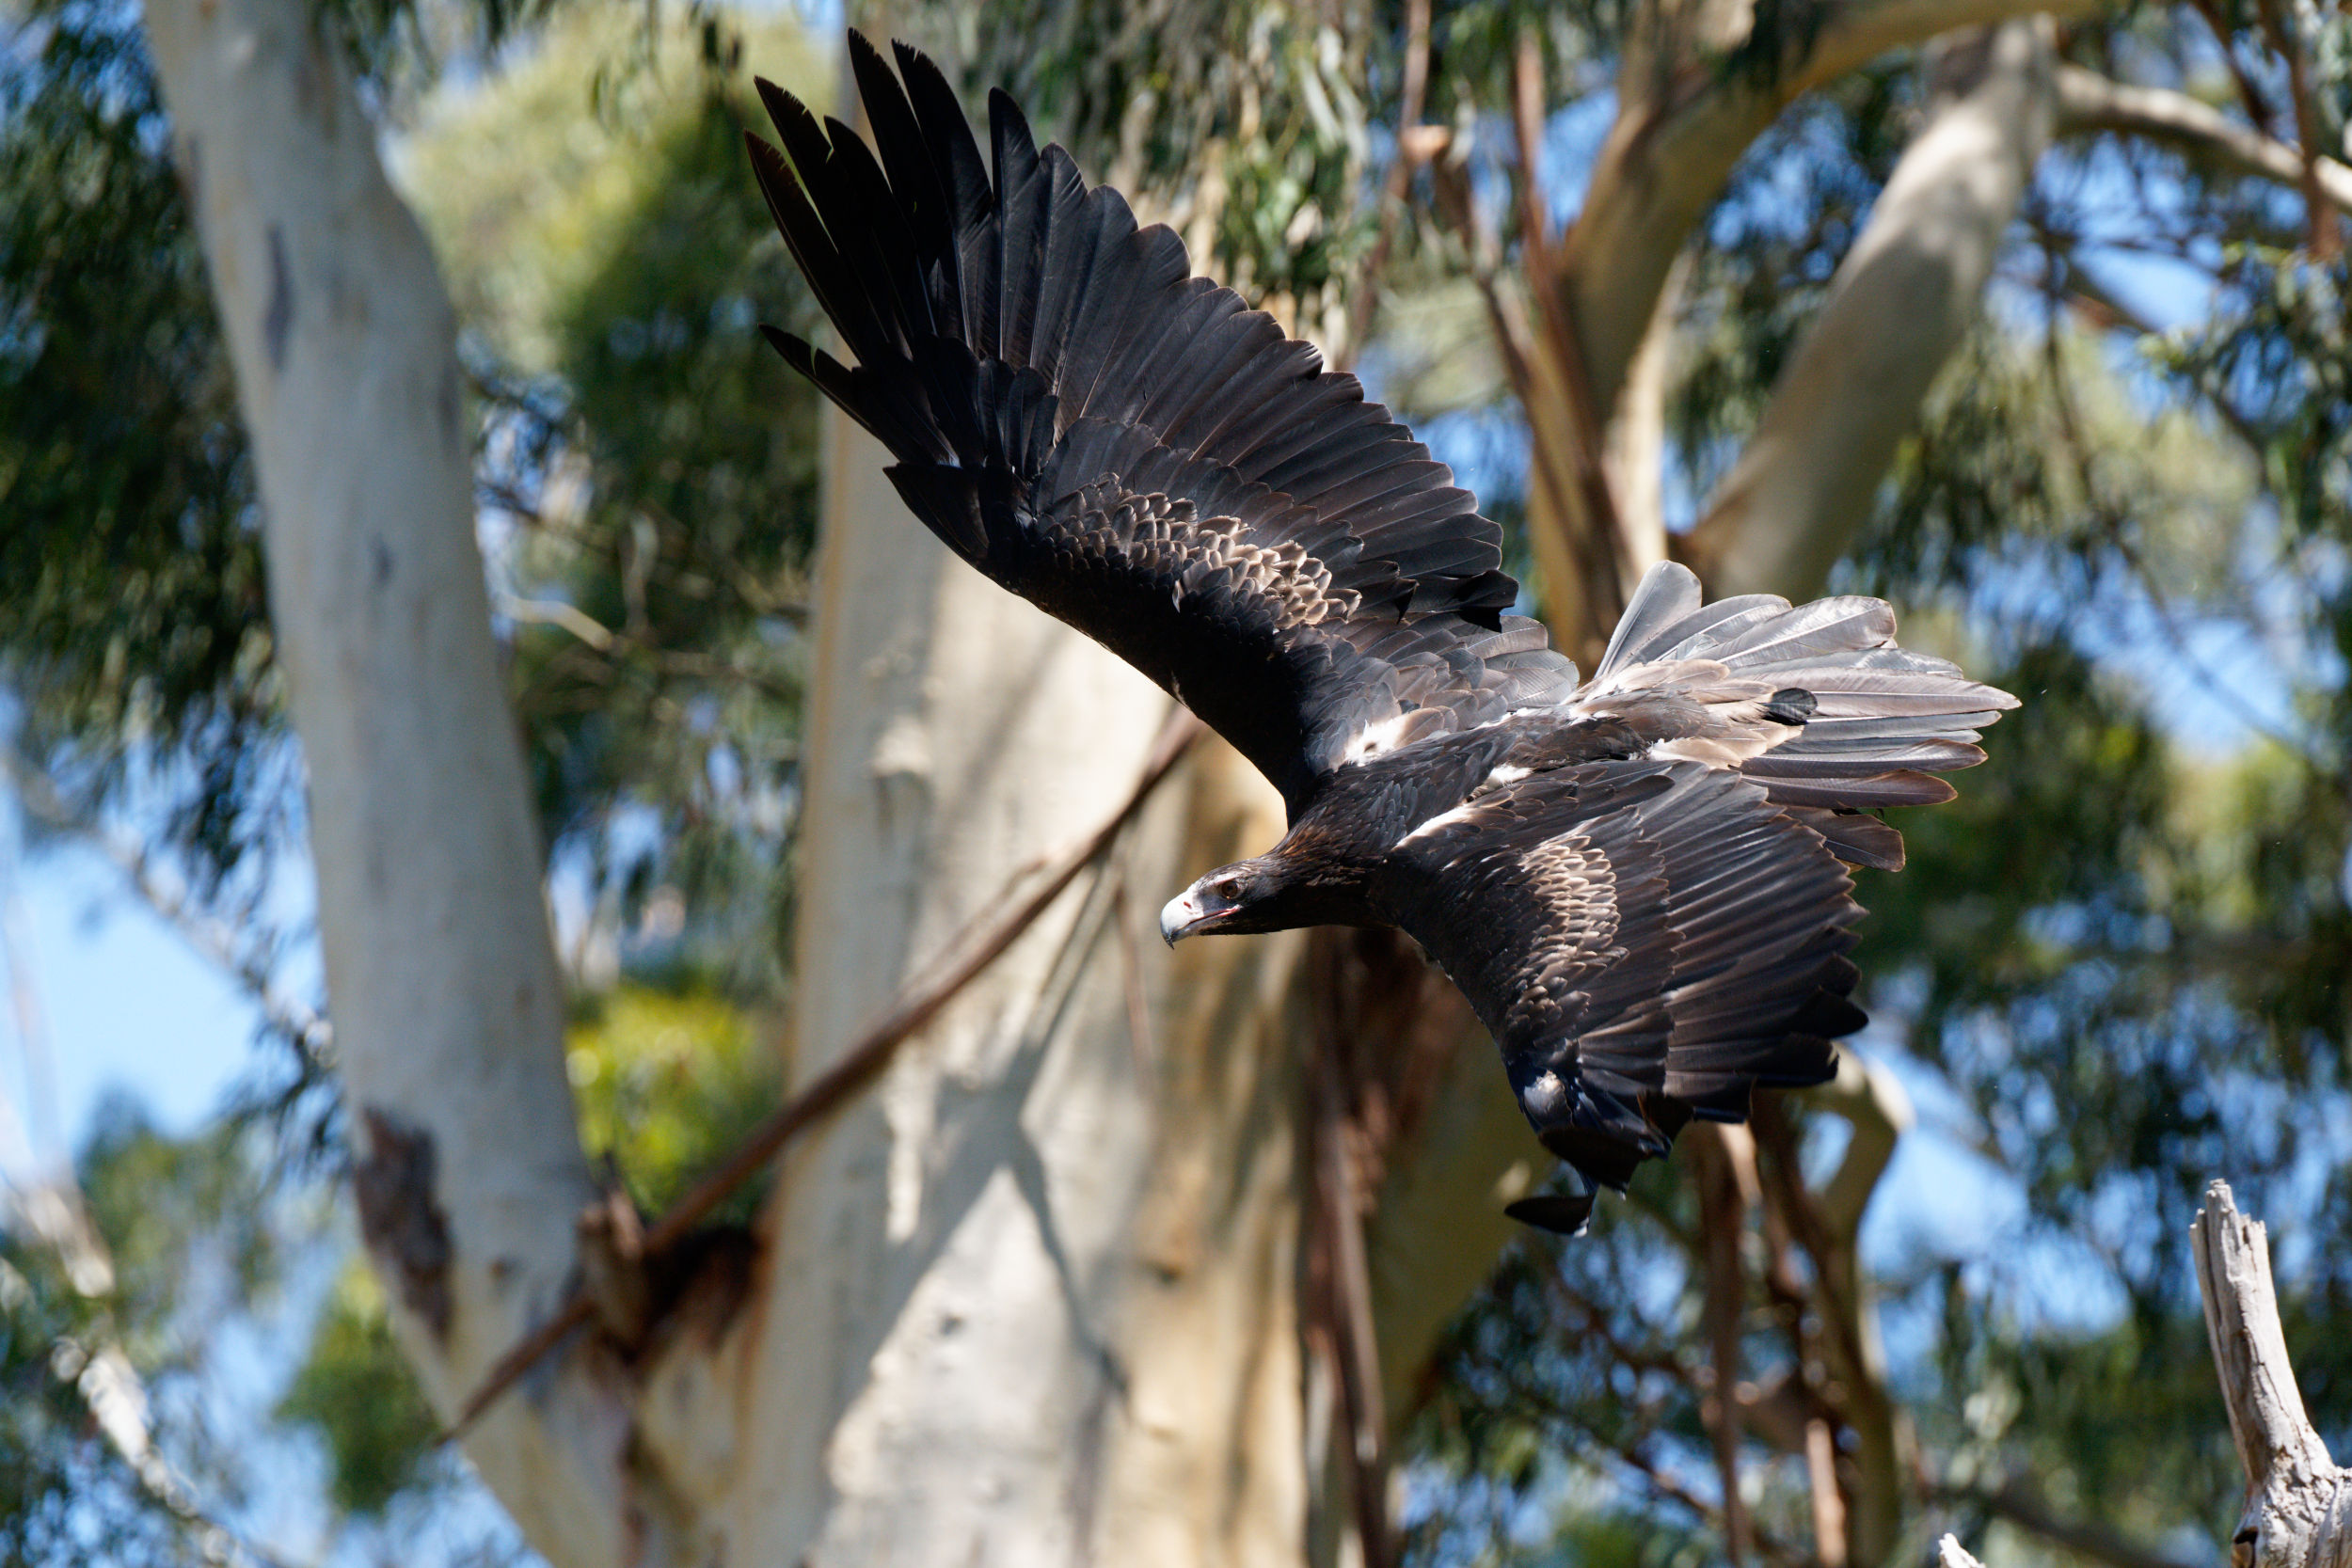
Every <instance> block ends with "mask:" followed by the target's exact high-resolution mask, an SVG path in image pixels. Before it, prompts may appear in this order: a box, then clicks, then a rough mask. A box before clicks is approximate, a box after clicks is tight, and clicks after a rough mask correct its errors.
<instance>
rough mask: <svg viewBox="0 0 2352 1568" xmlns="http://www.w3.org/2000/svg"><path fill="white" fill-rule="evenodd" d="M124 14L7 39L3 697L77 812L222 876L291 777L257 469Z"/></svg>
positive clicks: (71, 3) (0, 489) (1, 93)
mask: <svg viewBox="0 0 2352 1568" xmlns="http://www.w3.org/2000/svg"><path fill="white" fill-rule="evenodd" d="M135 24H136V16H135V12H134V10H133V9H132V8H127V7H123V6H118V5H107V4H103V3H96V0H91V3H84V0H63V3H51V0H36V3H35V4H33V5H32V6H31V7H30V8H29V10H28V12H27V14H26V16H25V18H24V21H23V23H22V24H20V25H19V31H18V32H17V36H16V38H15V39H14V40H12V42H11V45H10V46H9V47H8V48H7V49H5V50H0V518H5V519H6V523H5V526H0V582H5V583H6V584H7V585H8V588H7V592H6V593H0V686H5V688H6V689H7V691H8V695H9V698H10V699H11V703H10V705H11V707H12V708H13V714H12V715H10V716H12V717H13V718H14V720H15V724H16V736H15V744H16V746H17V747H18V748H19V749H20V750H21V751H23V752H25V753H27V754H28V755H29V756H31V757H33V758H34V759H35V760H37V761H38V762H40V764H42V765H43V766H44V767H45V768H47V770H48V771H49V773H50V774H51V776H52V777H53V778H55V779H56V781H57V782H58V784H60V786H61V787H62V788H64V789H65V790H66V792H67V793H68V794H69V795H70V796H71V797H72V799H74V800H76V801H77V802H79V803H81V804H83V805H86V806H87V805H91V804H94V803H97V802H102V801H106V800H112V799H114V798H116V797H117V796H119V795H120V794H122V793H124V792H125V791H126V790H127V789H129V788H130V787H131V786H132V785H134V784H139V785H143V786H145V793H144V796H143V800H142V804H143V805H145V806H146V807H147V808H148V809H149V810H150V811H151V813H152V814H153V815H154V816H157V817H158V818H160V822H159V827H160V832H161V836H162V837H164V838H165V839H166V840H167V842H168V843H170V844H172V845H174V846H176V847H180V848H181V849H183V850H184V851H185V852H186V858H187V860H188V863H189V864H190V865H191V866H192V868H193V869H194V870H195V871H196V873H197V874H198V876H199V878H200V879H203V880H205V881H206V882H207V883H208V884H212V885H215V886H216V885H217V881H218V879H219V878H220V877H221V875H223V874H224V873H227V872H228V871H230V870H231V869H233V868H234V867H235V866H236V865H237V863H238V862H239V861H240V859H241V858H242V857H243V856H244V854H245V853H246V850H247V849H248V848H249V847H252V846H253V845H254V844H255V843H256V842H257V840H259V839H260V838H261V837H262V834H263V829H264V825H265V823H266V820H267V819H268V818H269V817H270V816H272V814H273V812H274V811H276V810H278V809H280V807H279V802H280V800H282V796H283V793H284V788H285V784H286V779H285V776H284V773H283V770H282V768H278V767H276V766H274V764H276V763H277V762H278V761H280V760H281V757H282V748H280V747H278V745H276V744H274V740H275V736H276V732H277V717H276V716H277V683H276V679H275V674H274V669H273V665H272V662H271V651H270V639H269V629H268V625H267V620H266V615H265V610H264V605H263V599H262V562H261V552H260V548H259V539H258V537H257V532H256V524H255V517H254V509H255V504H256V503H255V497H254V490H253V476H252V471H251V468H250V466H249V465H248V464H247V462H246V454H245V444H244V439H243V436H242V435H241V433H240V432H239V430H238V428H237V424H236V407H235V389H234V388H233V387H232V385H231V383H230V374H229V364H228V358H227V354H226V351H225V349H224V347H223V345H222V343H221V341H220V340H219V336H218V333H217V331H216V329H215V323H214V320H213V314H212V302H211V299H210V296H209V295H208V294H207V293H206V292H205V282H204V276H203V261H202V258H201V256H199V253H198V250H197V245H196V237H195V235H194V233H193V231H192V230H190V228H189V225H188V215H187V212H186V208H185V206H184V204H183V200H182V198H181V193H180V186H179V182H178V179H177V177H176V176H175V174H174V172H173V170H172V168H171V166H170V164H169V163H168V161H167V159H166V158H164V157H163V156H162V155H161V150H162V147H163V144H164V141H165V137H166V135H167V133H166V131H165V128H164V125H163V119H162V111H161V108H160V106H159V105H158V103H157V102H156V98H155V90H154V83H153V80H152V78H151V74H150V72H149V68H148V64H147V59H146V55H145V50H144V46H143V44H142V43H141V41H140V40H139V37H138V34H137V31H136V27H135Z"/></svg>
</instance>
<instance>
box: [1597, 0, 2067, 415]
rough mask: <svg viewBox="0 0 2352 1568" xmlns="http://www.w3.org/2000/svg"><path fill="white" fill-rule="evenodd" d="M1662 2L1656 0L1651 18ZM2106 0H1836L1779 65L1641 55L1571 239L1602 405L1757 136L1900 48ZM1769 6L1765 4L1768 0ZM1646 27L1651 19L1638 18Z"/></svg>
mask: <svg viewBox="0 0 2352 1568" xmlns="http://www.w3.org/2000/svg"><path fill="white" fill-rule="evenodd" d="M2103 8H2105V6H2104V3H2103V0H1842V3H1837V0H1833V3H1829V4H1824V5H1822V6H1820V7H1819V8H1816V9H1815V11H1814V12H1813V15H1814V17H1815V19H1816V21H1817V23H1818V25H1817V26H1815V27H1813V28H1812V29H1811V30H1809V31H1807V32H1805V33H1804V35H1803V37H1802V39H1792V40H1789V42H1788V45H1787V46H1786V47H1785V48H1784V49H1783V51H1782V54H1781V57H1780V58H1778V59H1777V60H1770V61H1759V62H1756V63H1755V64H1754V65H1753V67H1752V68H1748V62H1744V61H1742V62H1739V64H1740V66H1741V67H1743V68H1742V69H1725V68H1724V67H1725V63H1726V62H1725V61H1724V58H1723V56H1722V55H1721V54H1720V53H1716V54H1713V55H1708V53H1707V52H1706V51H1704V50H1702V49H1700V48H1699V47H1698V46H1697V45H1696V44H1695V43H1694V44H1693V45H1692V48H1691V49H1690V50H1689V51H1687V52H1686V55H1685V57H1681V58H1677V59H1657V58H1652V57H1646V56H1645V57H1642V58H1637V57H1636V53H1635V52H1631V51H1629V55H1628V63H1627V69H1626V70H1625V71H1621V72H1620V75H1619V81H1618V102H1619V104H1620V107H1619V110H1618V115H1617V119H1616V121H1615V123H1614V124H1613V125H1612V126H1611V128H1610V130H1609V134H1608V135H1607V136H1606V137H1605V138H1604V140H1603V141H1602V144H1601V150H1600V155H1599V157H1598V159H1597V161H1596V163H1595V165H1594V167H1593V171H1592V180H1591V183H1590V185H1589V187H1588V189H1587V191H1586V195H1585V198H1584V205H1583V207H1582V209H1581V211H1580V212H1579V214H1578V215H1577V220H1576V223H1575V225H1574V226H1573V227H1572V228H1571V229H1570V230H1569V231H1568V234H1567V237H1566V239H1565V242H1564V244H1563V246H1562V253H1561V266H1560V269H1559V272H1560V277H1559V282H1558V287H1559V289H1560V292H1561V302H1562V304H1563V305H1564V307H1565V309H1566V311H1567V314H1568V319H1569V322H1570V324H1571V325H1573V326H1574V328H1575V329H1576V332H1577V334H1578V339H1579V341H1580V342H1581V344H1582V347H1583V352H1584V365H1585V370H1586V373H1587V375H1588V376H1589V378H1590V382H1591V386H1592V389H1593V395H1594V399H1595V405H1596V407H1597V410H1598V411H1599V413H1600V415H1601V417H1602V419H1603V420H1607V419H1609V418H1611V417H1613V415H1614V413H1615V411H1616V404H1617V397H1618V394H1619V392H1620V391H1621V390H1622V389H1623V387H1624V385H1625V377H1626V373H1627V370H1628V367H1629V366H1630V365H1631V363H1632V360H1633V356H1634V353H1635V351H1636V349H1637V348H1638V346H1639V344H1640V341H1641V339H1642V336H1643V335H1644V333H1645V332H1646V331H1647V330H1648V327H1649V323H1650V318H1651V315H1652V313H1653V311H1654V309H1655V308H1656V305H1657V302H1658V296H1659V293H1660V291H1661V290H1662V289H1663V288H1664V287H1665V284H1666V279H1667V276H1668V274H1669V272H1670V270H1671V269H1672V267H1673V265H1674V261H1675V258H1676V256H1677V254H1679V253H1680V251H1681V250H1682V247H1683V245H1684V244H1685V242H1686V241H1688V240H1689V238H1690V236H1691V234H1692V231H1693V230H1695V229H1696V228H1697V226H1698V225H1699V223H1700V222H1701V221H1702V220H1703V219H1704V218H1705V217H1706V215H1707V214H1708V212H1709V211H1711V210H1712V209H1713V207H1714V205H1715V200H1716V198H1718V197H1719V196H1721V195H1722V193H1723V189H1724V184H1725V182H1727V181H1728V180H1729V179H1730V177H1731V171H1732V169H1733V167H1734V166H1736V165H1737V164H1738V163H1739V161H1740V157H1741V156H1742V155H1743V154H1744V153H1745V152H1746V151H1747V150H1748V148H1749V146H1750V145H1751V144H1752V143H1754V141H1755V140H1756V137H1757V136H1759V135H1763V133H1764V132H1765V131H1766V130H1767V129H1768V128H1769V127H1770V126H1771V125H1772V121H1773V120H1775V119H1778V118H1779V117H1780V113H1781V111H1782V109H1784V108H1785V107H1787V106H1788V104H1789V103H1792V102H1794V101H1795V100H1796V99H1797V98H1798V97H1800V96H1801V95H1803V94H1804V93H1805V92H1807V91H1809V90H1811V89H1812V88H1814V87H1819V86H1820V85H1822V84H1824V83H1826V82H1830V81H1834V80H1835V79H1836V78H1837V77H1839V76H1842V75H1844V74H1846V72H1848V71H1853V70H1855V69H1857V68H1859V67H1861V66H1863V65H1865V64H1867V63H1868V62H1869V61H1870V60H1872V59H1875V58H1876V57H1878V56H1879V55H1883V54H1886V53H1887V52H1888V51H1890V50H1894V49H1899V48H1903V47H1905V46H1908V45H1913V44H1918V43H1923V42H1925V41H1926V40H1929V39H1931V38H1934V37H1936V36H1938V35H1939V34H1943V33H1948V32H1951V31H1953V30H1955V29H1957V28H1963V27H1973V26H1985V25H1994V24H2000V23H2003V22H2008V21H2011V20H2014V19H2016V18H2019V17H2026V16H2031V15H2034V14H2036V13H2037V12H2041V13H2047V14H2049V15H2051V16H2055V17H2069V16H2081V15H2086V14H2090V13H2092V12H2095V11H2098V10H2101V9H2103ZM1657 9H1658V8H1656V7H1654V6H1653V7H1644V8H1641V10H1642V11H1643V12H1644V14H1649V13H1653V12H1655V11H1656V10H1657ZM1758 14H1761V8H1758ZM1633 25H1635V26H1639V25H1641V23H1640V21H1639V20H1638V19H1637V21H1636V23H1635V24H1633Z"/></svg>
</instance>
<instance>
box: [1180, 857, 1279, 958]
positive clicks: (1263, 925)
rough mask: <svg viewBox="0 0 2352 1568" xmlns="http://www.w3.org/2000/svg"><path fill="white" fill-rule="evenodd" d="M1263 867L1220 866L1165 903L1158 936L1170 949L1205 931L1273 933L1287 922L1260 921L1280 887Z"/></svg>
mask: <svg viewBox="0 0 2352 1568" xmlns="http://www.w3.org/2000/svg"><path fill="white" fill-rule="evenodd" d="M1283 881H1284V879H1281V878H1279V877H1278V876H1276V875H1274V874H1273V872H1272V871H1271V870H1270V869H1269V868H1268V867H1267V866H1266V865H1265V864H1264V863H1263V857H1262V858H1261V859H1260V860H1256V861H1240V862H1237V863H1234V864H1232V865H1222V866H1219V867H1217V868H1216V870H1215V871H1212V872H1210V873H1209V874H1208V875H1207V876H1205V877H1203V878H1201V879H1200V880H1199V881H1197V882H1195V883H1193V884H1192V886H1190V887H1188V888H1186V889H1184V892H1182V893H1180V894H1178V895H1176V896H1175V897H1173V898H1171V899H1169V900H1168V904H1167V906H1166V907H1165V908H1163V909H1162V910H1161V911H1160V935H1161V936H1163V937H1165V938H1166V939H1167V940H1168V945H1169V946H1170V947H1173V946H1175V945H1176V944H1177V943H1178V942H1181V941H1183V940H1184V938H1186V937H1189V936H1198V935H1200V934H1201V933H1202V932H1205V931H1275V930H1280V929H1282V928H1283V926H1284V925H1285V924H1287V922H1281V923H1267V922H1266V921H1264V920H1263V919H1262V918H1260V917H1261V916H1262V915H1263V914H1264V913H1265V912H1267V911H1263V910H1262V909H1261V908H1260V907H1259V906H1261V905H1263V903H1264V902H1265V901H1266V900H1267V899H1269V898H1270V897H1271V895H1274V894H1275V893H1277V892H1279V890H1280V888H1281V886H1282V885H1283Z"/></svg>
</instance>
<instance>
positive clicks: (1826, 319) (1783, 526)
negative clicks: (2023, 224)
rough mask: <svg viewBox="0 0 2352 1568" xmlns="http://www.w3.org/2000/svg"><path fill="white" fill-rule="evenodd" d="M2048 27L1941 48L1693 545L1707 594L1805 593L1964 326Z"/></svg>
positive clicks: (1984, 275)
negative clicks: (1921, 102) (1912, 126)
mask: <svg viewBox="0 0 2352 1568" xmlns="http://www.w3.org/2000/svg"><path fill="white" fill-rule="evenodd" d="M2050 34H2051V27H2050V23H2049V19H2048V18H2046V17H2034V18H2028V19H2026V20H2023V21H2018V22H2010V23H2008V24H2004V25H2002V26H1999V27H1988V28H1984V29H1982V30H1980V31H1978V32H1974V33H1970V34H1966V35H1963V36H1962V37H1960V38H1956V39H1953V40H1948V41H1947V44H1946V46H1945V47H1944V48H1943V49H1942V50H1941V51H1940V55H1941V58H1940V60H1939V61H1938V66H1939V69H1938V70H1937V71H1936V72H1935V74H1936V75H1937V76H1939V77H1940V78H1941V80H1940V81H1939V83H1938V87H1939V88H1940V90H1939V92H1938V94H1937V97H1936V100H1935V102H1934V103H1933V104H1932V106H1931V110H1930V113H1931V119H1930V121H1929V123H1928V126H1927V128H1926V129H1925V130H1924V131H1923V132H1921V134H1920V135H1918V137H1917V138H1916V139H1915V140H1914V141H1913V142H1912V144H1911V145H1910V147H1908V148H1907V149H1905V150H1904V152H1903V156H1902V160H1901V161H1900V162H1899V163H1898V164H1897V165H1896V166H1895V173H1894V176H1893V178H1891V179H1890V180H1888V181H1887V182H1886V188H1885V189H1884V190H1883V191H1881V192H1880V193H1879V198H1878V200H1877V202H1876V203H1875V204H1873V206H1872V207H1871V209H1870V217H1869V221H1868V222H1867V224H1865V225H1864V227H1863V230H1862V233H1861V235H1860V236H1859V237H1858V238H1857V239H1856V240H1855V241H1854V244H1853V248H1852V249H1851V250H1849V251H1848V252H1847V253H1846V259H1845V260H1844V261H1842V262H1841V263H1839V265H1838V268H1837V275H1836V277H1834V278H1833V279H1831V282H1830V290H1829V298H1828V300H1827V302H1826V303H1825V304H1824V305H1823V306H1822V308H1821V311H1820V315H1819V316H1818V317H1817V318H1816V319H1815V321H1814V323H1813V325H1812V327H1811V328H1810V330H1808V331H1807V332H1806V334H1805V337H1804V342H1802V343H1801V344H1799V345H1798V348H1797V352H1796V355H1795V356H1794V357H1793V358H1792V359H1791V360H1790V361H1789V363H1788V368H1787V369H1786V370H1785V371H1783V372H1782V373H1781V376H1780V379H1779V381H1778V383H1777V384H1776V385H1775V386H1774V388H1773V389H1772V402H1771V403H1770V404H1767V405H1766V407H1765V410H1764V417H1763V418H1762V419H1761V420H1758V421H1757V423H1756V434H1755V435H1754V436H1751V437H1750V438H1749V441H1748V444H1747V446H1746V448H1745V449H1744V450H1743V451H1741V452H1740V461H1739V462H1738V463H1737V464H1736V465H1735V466H1734V467H1733V468H1732V470H1731V473H1730V474H1729V475H1728V476H1727V477H1726V478H1725V479H1724V482H1723V485H1722V487H1721V488H1720V489H1719V490H1718V491H1717V493H1716V495H1715V497H1714V499H1713V500H1712V501H1711V502H1710V503H1709V504H1708V511H1707V515H1706V517H1705V518H1704V519H1703V520H1702V521H1701V522H1700V524H1699V527H1698V530H1697V531H1696V533H1695V534H1694V536H1693V538H1692V542H1691V547H1692V553H1693V555H1694V556H1695V557H1696V558H1697V559H1698V560H1699V561H1700V562H1703V564H1704V566H1705V568H1706V571H1707V575H1708V583H1709V585H1710V586H1711V587H1712V588H1713V589H1714V591H1715V592H1716V593H1718V594H1751V593H1777V594H1788V595H1790V596H1791V597H1796V598H1803V597H1805V596H1807V595H1809V594H1814V593H1816V592H1818V591H1819V590H1820V586H1821V584H1822V582H1823V581H1824V580H1825V579H1826V578H1828V576H1829V569H1830V567H1831V566H1832V565H1833V564H1835V563H1836V560H1837V558H1838V557H1839V556H1841V555H1843V554H1845V552H1846V546H1847V545H1848V544H1849V543H1851V540H1852V538H1853V535H1854V533H1855V532H1856V531H1858V530H1859V529H1860V528H1861V526H1862V524H1863V522H1864V521H1865V520H1866V519H1867V517H1868V516H1869V513H1870V507H1871V503H1872V502H1873V501H1874V500H1875V499H1877V496H1878V490H1879V485H1880V483H1881V482H1882V481H1883V479H1884V478H1885V475H1886V471H1887V468H1888V467H1889V466H1890V465H1891V464H1892V462H1893V460H1894V456H1895V449H1896V447H1897V445H1898V444H1899V442H1900V441H1901V440H1902V438H1903V437H1904V436H1907V435H1909V434H1910V432H1911V430H1912V428H1913V426H1915V424H1916V423H1917V422H1918V416H1919V407H1920V404H1922V403H1924V402H1925V401H1926V398H1927V394H1928V388H1930V386H1931V385H1932V384H1933V383H1934V380H1935V378H1936V374H1937V372H1940V371H1941V370H1942V369H1943V368H1944V363H1945V361H1946V360H1947V359H1948V358H1949V357H1950V356H1951V355H1952V351H1953V350H1955V349H1956V348H1958V347H1959V346H1960V342H1961V340H1962V339H1963V337H1964V336H1965V335H1966V333H1967V331H1968V328H1969V327H1970V325H1973V324H1974V323H1975V321H1976V319H1977V314H1978V311H1979V306H1980V302H1981V300H1982V298H1983V295H1984V286H1985V283H1986V282H1987V281H1988V280H1989V279H1990V278H1991V277H1992V276H1993V261H1994V256H1995V255H1996V254H1997V253H1998V251H1999V249H2000V244H2001V237H2002V234H2003V233H2004V232H2005V231H2006V230H2008V228H2009V225H2010V219H2011V218H2013V217H2014V216H2015V215H2016V213H2017V206H2018V202H2019V200H2020V199H2021V198H2023V197H2024V195H2025V191H2026V182H2027V181H2028V180H2029V179H2031V178H2032V175H2033V166H2034V164H2035V163H2036V162H2037V161H2038V160H2039V159H2040V158H2041V156H2042V149H2043V147H2045V146H2046V145H2047V144H2048V142H2049V139H2050V131H2051V124H2052V120H2053V118H2054V110H2055V105H2056V96H2057V94H2056V88H2055V87H2054V85H2053V74H2052V72H2053V59H2052V50H2051V43H2050Z"/></svg>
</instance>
